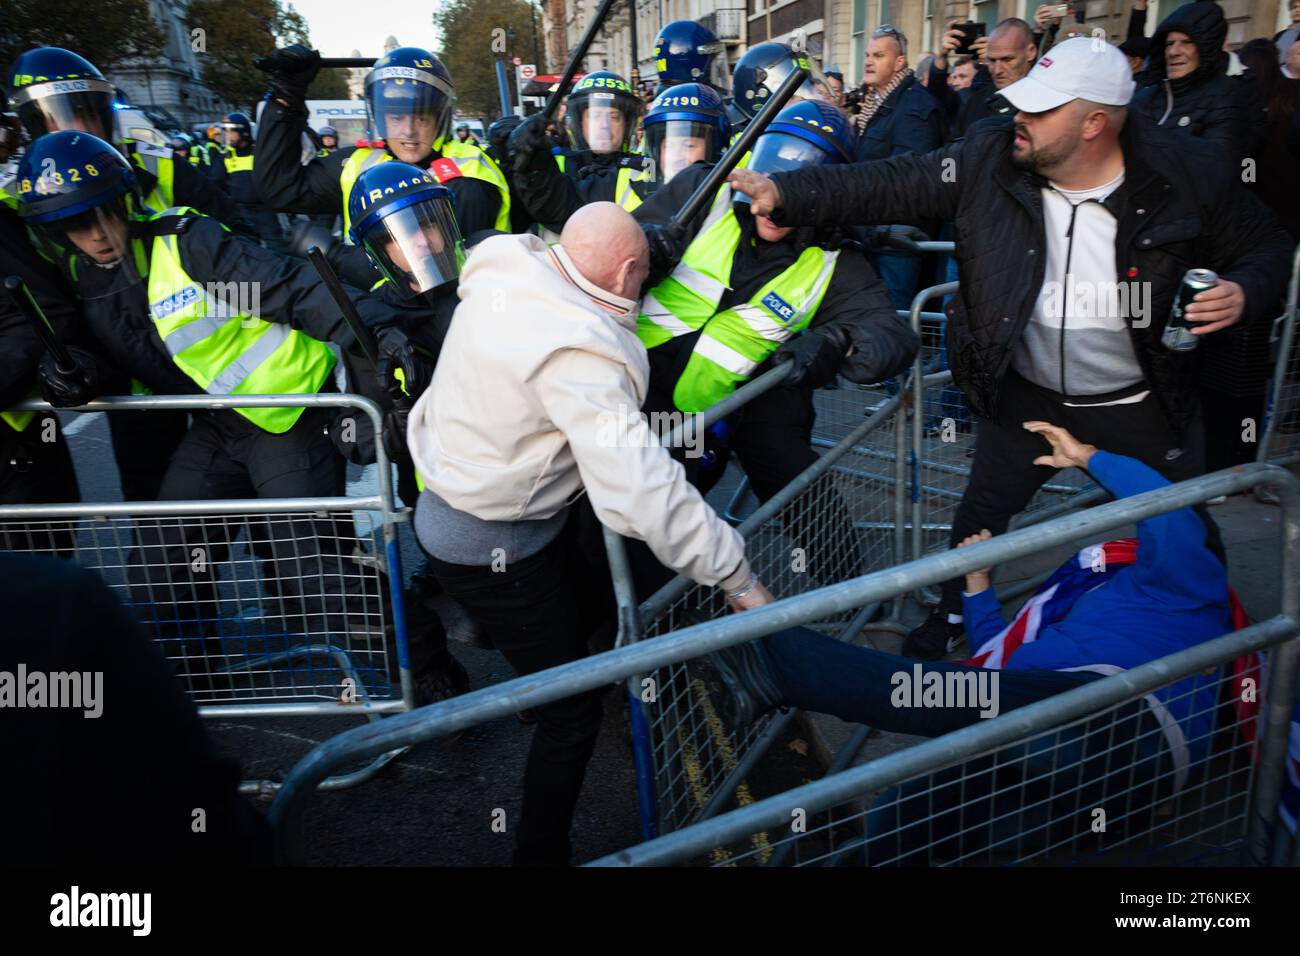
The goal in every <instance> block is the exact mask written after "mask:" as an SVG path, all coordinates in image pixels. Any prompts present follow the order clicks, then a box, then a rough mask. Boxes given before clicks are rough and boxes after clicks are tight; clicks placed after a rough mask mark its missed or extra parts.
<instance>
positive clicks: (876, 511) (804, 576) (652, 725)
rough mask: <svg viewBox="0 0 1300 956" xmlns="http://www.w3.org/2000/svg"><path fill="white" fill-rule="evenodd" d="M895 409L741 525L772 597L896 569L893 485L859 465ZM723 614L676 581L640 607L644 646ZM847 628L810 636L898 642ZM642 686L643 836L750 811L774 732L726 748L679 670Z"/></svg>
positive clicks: (759, 732) (694, 588) (715, 595)
mask: <svg viewBox="0 0 1300 956" xmlns="http://www.w3.org/2000/svg"><path fill="white" fill-rule="evenodd" d="M902 401H903V395H902V394H901V393H900V394H898V395H896V396H895V397H894V398H892V399H887V400H884V401H883V402H882V403H881V404H880V405H879V407H877V408H875V409H874V410H873V411H872V412H871V413H870V414H869V416H868V417H867V418H865V419H864V420H862V421H861V423H860V424H859V425H858V426H857V427H856V428H854V429H853V430H852V431H850V432H849V433H848V434H847V435H845V436H844V437H843V438H842V439H841V440H840V442H839V443H838V444H837V445H836V446H835V447H833V448H831V449H830V450H829V451H827V452H826V453H825V454H823V455H822V456H821V457H820V458H819V459H817V460H816V461H815V462H814V463H813V464H812V465H810V466H809V467H808V468H807V469H806V470H805V471H804V472H803V473H802V474H801V475H799V476H798V477H797V478H796V479H795V480H794V481H792V482H791V483H790V484H789V485H787V486H786V487H785V488H783V489H782V490H781V491H779V492H778V493H777V494H776V495H774V496H773V497H772V498H770V499H769V500H768V501H767V502H765V503H764V504H763V505H762V506H760V507H759V508H758V510H757V511H755V512H754V513H753V514H751V515H750V516H749V517H748V518H746V519H745V520H744V521H743V522H742V523H741V524H740V526H739V528H738V530H739V531H740V533H741V534H742V535H743V536H744V537H745V539H746V552H747V554H748V556H749V559H750V563H751V565H752V566H753V567H754V569H755V572H756V573H757V574H758V576H759V578H760V579H761V580H762V581H763V582H764V583H765V584H766V585H767V587H768V588H769V590H771V591H772V593H773V594H774V595H776V596H777V597H788V596H790V595H792V594H797V593H799V592H801V591H804V590H807V589H809V588H811V587H815V586H817V584H818V583H823V584H825V583H830V582H833V581H837V580H842V579H843V578H846V577H853V576H855V575H857V574H860V573H862V572H863V571H865V570H868V569H871V568H876V567H884V566H887V565H889V564H893V563H896V562H897V560H899V559H900V557H899V556H900V554H901V552H900V551H899V550H898V549H899V547H900V546H901V540H899V539H898V538H897V536H896V535H895V533H894V522H895V513H896V512H897V507H896V504H895V503H894V502H895V499H896V497H897V489H898V488H899V487H900V484H899V481H898V475H897V473H893V474H887V475H879V474H873V473H870V472H869V471H868V470H867V469H864V468H862V467H861V462H862V461H863V460H864V455H863V450H864V448H865V447H866V446H869V445H870V446H874V447H881V446H888V445H890V444H894V443H895V442H896V441H897V439H898V438H899V437H901V435H899V433H898V432H897V430H895V432H894V434H890V433H889V429H888V427H887V426H890V425H892V424H894V423H895V422H896V420H897V413H898V410H899V408H900V407H901V405H902ZM898 470H901V469H898ZM725 613H727V608H726V605H725V602H724V601H723V599H722V597H721V595H720V594H719V592H718V591H717V589H716V588H709V587H703V586H699V585H695V584H694V583H693V582H691V581H689V580H686V579H684V578H677V579H675V580H674V581H672V582H670V583H669V584H667V585H665V586H664V587H663V588H662V589H660V591H659V592H657V593H656V594H654V595H652V596H651V597H650V598H649V599H648V600H647V601H645V602H644V603H643V604H642V606H641V608H640V621H641V623H642V625H643V627H644V628H645V631H644V637H654V636H656V635H660V634H664V633H667V632H669V631H673V630H676V629H678V628H680V627H682V626H683V624H684V623H690V622H694V621H699V620H705V619H709V618H713V617H717V616H719V615H722V614H725ZM851 616H852V615H847V614H846V615H840V616H836V617H834V618H828V619H827V620H824V621H822V622H819V626H821V627H823V628H825V629H827V630H828V631H830V632H831V633H834V634H836V635H838V636H840V637H841V638H843V639H849V638H851V637H852V636H853V635H855V634H856V633H857V632H859V631H860V630H862V629H863V628H864V627H871V628H880V629H892V630H900V631H901V626H900V625H898V624H897V623H896V621H895V620H885V621H881V622H876V623H874V624H870V625H868V624H867V623H866V622H865V621H854V622H850V621H849V618H850V617H851ZM647 680H648V681H650V684H649V685H646V684H645V683H644V682H645V681H647ZM647 686H649V687H652V688H653V692H654V694H655V700H654V706H653V707H647V706H645V702H643V701H641V700H640V699H639V698H638V700H637V702H638V704H639V705H640V709H641V711H642V712H643V714H644V715H645V720H646V731H647V733H646V741H647V746H649V748H650V753H649V754H648V755H647V756H646V757H645V758H644V759H643V760H639V761H638V766H639V767H641V768H643V770H644V771H645V772H652V773H653V781H654V786H653V787H652V788H651V787H648V786H646V785H645V784H644V783H643V784H642V790H643V791H647V792H653V794H654V809H655V814H654V817H653V820H654V827H653V829H655V830H657V831H659V832H664V831H667V830H671V829H676V828H677V827H680V826H683V825H685V824H686V823H687V822H689V821H691V820H694V819H700V818H703V817H706V816H708V815H709V814H711V813H713V812H716V810H717V809H718V807H719V806H720V805H721V804H722V803H723V802H725V800H727V799H729V798H730V796H731V795H732V794H737V793H738V794H740V797H741V798H742V799H748V794H747V790H746V789H745V788H744V786H743V781H744V779H745V775H746V774H747V772H748V770H749V769H750V768H751V767H752V766H753V764H754V762H755V761H757V760H758V759H759V758H760V757H761V756H762V754H763V753H764V752H765V750H766V748H767V747H768V745H769V744H770V743H771V742H772V741H773V740H774V739H775V738H776V737H777V736H778V734H779V732H780V729H781V728H780V727H779V726H775V725H773V724H770V723H769V722H768V721H763V722H760V723H759V724H758V725H756V726H754V727H751V728H749V729H748V731H747V732H746V733H745V734H743V735H741V736H740V737H738V738H733V737H731V736H730V735H729V734H727V732H726V731H725V730H724V729H723V727H722V725H721V722H720V721H719V720H718V718H717V714H716V711H715V707H714V702H713V701H712V700H711V698H710V696H709V692H708V688H707V686H706V684H705V683H704V682H703V681H702V680H701V679H700V675H699V674H698V673H696V672H695V671H693V670H692V669H691V668H690V667H688V666H686V665H685V664H674V665H672V666H670V667H667V668H663V669H661V670H658V671H655V672H653V673H650V674H646V675H636V676H635V677H634V679H633V681H632V682H630V684H629V689H630V690H633V691H637V690H639V691H641V692H642V693H644V690H645V688H646V687H647ZM642 809H643V811H645V810H646V809H647V808H646V807H645V806H643V808H642ZM643 829H646V830H649V829H651V828H650V827H644V828H643Z"/></svg>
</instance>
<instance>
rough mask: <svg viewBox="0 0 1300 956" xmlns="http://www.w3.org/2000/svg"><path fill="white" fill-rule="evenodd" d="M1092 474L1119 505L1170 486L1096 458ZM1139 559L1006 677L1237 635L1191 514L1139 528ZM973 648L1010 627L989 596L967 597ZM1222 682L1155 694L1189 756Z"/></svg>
mask: <svg viewBox="0 0 1300 956" xmlns="http://www.w3.org/2000/svg"><path fill="white" fill-rule="evenodd" d="M1088 471H1089V472H1090V473H1091V475H1092V476H1093V478H1095V479H1096V480H1097V481H1098V482H1100V483H1101V484H1102V485H1104V486H1105V487H1106V489H1107V490H1108V491H1110V492H1111V493H1112V494H1113V495H1114V496H1115V497H1116V498H1127V497H1130V496H1132V495H1137V494H1141V493H1142V492H1144V491H1151V490H1152V489H1154V488H1163V487H1165V486H1166V485H1168V484H1169V482H1168V481H1167V480H1166V479H1164V478H1163V477H1161V476H1160V475H1159V474H1158V473H1156V472H1155V471H1153V470H1152V469H1151V468H1148V467H1147V466H1146V465H1144V464H1142V463H1141V462H1139V461H1137V460H1135V459H1133V458H1127V457H1125V456H1123V455H1114V454H1111V453H1110V452H1104V451H1099V452H1097V453H1096V454H1095V455H1093V456H1092V461H1091V462H1090V463H1089V465H1088ZM1137 532H1138V550H1137V561H1136V562H1134V563H1133V564H1132V565H1130V566H1129V567H1127V568H1124V569H1122V570H1119V571H1116V572H1114V573H1113V574H1112V575H1111V576H1110V579H1109V580H1107V582H1106V583H1105V584H1103V585H1102V586H1101V587H1098V588H1096V589H1095V590H1092V591H1089V592H1088V593H1087V594H1085V595H1084V596H1083V597H1081V598H1079V600H1078V601H1077V602H1076V603H1075V605H1074V607H1073V608H1072V609H1071V611H1070V613H1069V614H1068V615H1067V616H1066V617H1065V619H1064V620H1062V621H1060V622H1058V623H1056V624H1053V625H1049V626H1048V627H1045V628H1043V630H1042V631H1041V632H1040V633H1039V635H1038V639H1037V640H1035V641H1033V642H1031V643H1028V644H1025V645H1024V646H1022V647H1021V648H1020V649H1019V650H1017V651H1016V652H1015V654H1014V655H1013V656H1012V657H1011V659H1010V660H1009V661H1008V662H1007V665H1006V669H1007V670H1031V669H1045V670H1075V669H1080V668H1090V667H1096V666H1097V665H1110V666H1112V667H1116V668H1119V669H1123V670H1127V669H1128V668H1131V667H1137V666H1138V665H1139V664H1145V663H1146V662H1147V661H1152V660H1155V659H1157V658H1160V657H1165V656H1166V655H1169V654H1173V653H1175V652H1177V651H1181V650H1184V649H1185V648H1188V647H1191V646H1193V645H1195V644H1200V643H1201V642H1203V641H1208V640H1210V639H1211V638H1215V637H1220V636H1222V635H1224V634H1227V633H1228V632H1229V631H1231V630H1232V615H1231V612H1230V610H1229V608H1228V575H1227V571H1226V570H1225V569H1224V567H1223V563H1222V562H1221V561H1219V559H1218V558H1216V557H1215V556H1214V554H1213V553H1212V552H1211V551H1210V549H1209V548H1207V547H1206V545H1205V523H1204V522H1203V521H1202V520H1201V518H1200V517H1199V516H1198V515H1197V514H1196V512H1195V511H1193V510H1192V509H1191V508H1180V509H1179V510H1177V511H1173V512H1170V513H1169V514H1163V515H1157V516H1156V517H1154V518H1147V519H1146V520H1145V521H1139V522H1138V526H1137ZM963 603H964V606H965V607H964V611H965V619H964V623H965V627H966V632H967V634H968V635H969V638H970V643H971V646H972V647H979V646H980V645H982V644H983V643H984V642H985V641H987V640H990V639H991V638H993V637H996V636H997V635H998V633H999V632H1000V631H1002V629H1003V628H1005V627H1006V623H1005V622H1004V621H1003V619H1002V612H1001V608H1000V606H999V604H998V601H997V598H996V596H995V595H994V593H993V589H992V588H988V589H986V590H984V591H981V592H980V593H979V594H975V595H971V596H965V597H964V599H963ZM1217 680H1218V678H1217V676H1213V677H1208V678H1207V677H1203V676H1200V675H1198V676H1196V677H1189V678H1187V679H1185V680H1182V681H1179V682H1178V683H1177V684H1174V685H1173V686H1171V687H1167V688H1164V689H1162V690H1158V691H1156V692H1155V696H1156V697H1157V698H1158V699H1159V700H1161V701H1163V702H1164V703H1165V705H1166V706H1167V707H1168V710H1169V712H1170V714H1171V715H1172V716H1173V717H1174V718H1175V719H1176V720H1177V721H1178V722H1179V724H1180V726H1181V727H1182V730H1183V734H1184V736H1185V737H1186V739H1187V744H1188V749H1189V751H1190V758H1191V759H1192V760H1197V759H1200V758H1201V757H1204V755H1205V752H1206V750H1207V749H1208V745H1209V737H1210V732H1211V731H1212V729H1213V726H1212V719H1213V708H1214V701H1215V688H1216V687H1217Z"/></svg>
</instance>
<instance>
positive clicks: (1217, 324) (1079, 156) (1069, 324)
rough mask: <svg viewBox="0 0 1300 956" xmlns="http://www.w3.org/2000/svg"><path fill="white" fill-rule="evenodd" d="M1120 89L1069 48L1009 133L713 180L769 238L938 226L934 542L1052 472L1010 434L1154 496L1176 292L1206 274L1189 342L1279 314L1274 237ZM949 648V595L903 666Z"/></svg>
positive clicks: (953, 589)
mask: <svg viewBox="0 0 1300 956" xmlns="http://www.w3.org/2000/svg"><path fill="white" fill-rule="evenodd" d="M1133 86H1134V83H1133V76H1132V71H1131V70H1130V69H1129V65H1128V61H1127V59H1126V58H1125V57H1124V54H1123V53H1121V52H1120V51H1119V50H1118V49H1117V48H1116V47H1113V46H1111V45H1110V44H1106V43H1098V42H1096V41H1095V40H1093V39H1092V38H1089V37H1078V38H1075V39H1070V40H1066V41H1065V42H1063V43H1060V44H1057V45H1056V46H1055V47H1053V48H1052V50H1051V52H1050V53H1049V54H1048V55H1047V56H1044V57H1043V58H1042V59H1041V60H1039V61H1038V63H1037V65H1035V66H1034V68H1033V70H1031V71H1030V73H1029V75H1028V76H1027V77H1025V78H1024V79H1023V80H1020V81H1019V82H1017V83H1014V84H1012V85H1010V86H1008V87H1006V88H1005V89H1004V90H1002V96H1003V97H1005V99H1006V100H1007V101H1008V102H1009V103H1011V104H1012V105H1013V106H1014V107H1015V109H1016V110H1017V112H1016V114H1015V119H1014V124H1013V125H1012V126H1006V125H1002V124H989V123H984V124H980V125H978V126H977V127H976V128H975V129H974V130H972V132H971V134H970V135H969V136H967V137H966V139H964V140H960V141H958V142H955V143H953V144H951V145H949V146H948V147H947V148H945V149H942V150H936V151H934V152H933V153H930V154H928V155H925V156H898V157H894V158H892V159H888V160H884V161H882V162H877V163H866V164H859V165H855V166H838V167H826V168H819V169H809V170H795V171H792V172H787V173H776V174H774V175H773V176H772V177H770V178H769V177H766V176H763V175H762V174H759V173H755V172H753V171H749V170H738V171H736V172H735V173H733V174H732V176H731V183H732V186H733V187H735V188H736V189H739V190H741V191H743V192H744V193H745V194H746V195H748V196H751V197H753V202H752V209H753V211H754V214H755V215H772V217H773V219H774V220H776V221H778V222H780V223H782V224H794V223H798V224H807V225H823V224H831V223H836V222H855V221H861V220H862V219H863V218H866V217H871V218H878V217H892V216H901V215H916V214H918V213H919V214H920V215H926V216H935V217H938V218H942V219H948V220H953V221H954V222H955V223H956V229H955V237H954V238H955V240H956V259H957V262H958V266H959V268H960V272H961V290H960V292H959V293H958V295H957V297H956V298H955V299H953V302H952V305H951V307H950V308H951V310H952V311H951V319H950V320H949V322H948V331H947V346H948V356H949V360H950V362H951V365H952V371H953V378H954V381H955V382H956V384H957V385H958V386H959V387H960V388H961V389H962V391H963V392H964V393H965V396H966V399H967V402H968V403H969V405H970V407H971V409H972V410H973V411H974V412H975V413H976V415H978V416H979V417H980V419H981V421H980V423H979V428H978V431H977V437H976V443H975V457H974V461H973V463H972V465H971V477H970V482H969V484H968V485H967V487H966V490H965V493H964V495H963V497H962V501H961V504H960V505H959V506H958V509H957V514H956V516H955V517H954V519H953V526H952V535H951V541H952V543H956V542H959V541H961V540H963V539H964V538H966V537H968V536H969V535H971V534H974V533H976V532H978V531H980V529H982V528H988V529H989V530H991V531H992V532H993V533H995V534H997V533H1001V532H1003V531H1005V530H1006V528H1007V525H1008V523H1009V522H1010V520H1011V518H1012V517H1013V516H1014V515H1015V514H1016V513H1017V512H1019V511H1021V510H1022V509H1023V508H1024V507H1025V505H1026V504H1028V502H1029V499H1030V498H1031V497H1032V496H1033V494H1034V493H1035V492H1036V491H1037V490H1038V488H1039V486H1041V485H1042V484H1043V482H1045V481H1046V480H1047V479H1049V478H1050V477H1051V476H1052V475H1053V474H1054V473H1055V469H1053V468H1051V467H1045V466H1042V465H1037V464H1035V463H1034V460H1035V459H1036V458H1037V457H1039V456H1040V455H1041V454H1042V452H1043V450H1044V449H1043V448H1042V442H1041V439H1039V438H1038V437H1037V436H1034V435H1032V434H1029V433H1027V432H1025V431H1024V430H1023V429H1022V428H1021V427H1020V423H1021V422H1022V421H1024V420H1025V419H1026V418H1035V419H1040V420H1045V421H1054V422H1057V423H1058V424H1060V425H1062V427H1065V428H1068V429H1069V431H1070V432H1072V433H1073V434H1075V435H1077V436H1079V437H1080V438H1081V439H1082V440H1083V441H1086V442H1088V443H1091V444H1099V445H1106V446H1107V447H1109V448H1112V449H1114V450H1116V451H1117V452H1118V453H1120V454H1124V455H1129V456H1131V457H1133V458H1136V459H1138V460H1139V461H1141V462H1143V463H1145V464H1147V465H1149V466H1150V467H1152V468H1154V469H1155V470H1156V471H1158V472H1160V473H1161V474H1162V475H1164V476H1165V477H1166V478H1168V479H1169V480H1171V481H1181V480H1183V479H1186V478H1190V477H1193V476H1195V475H1197V474H1199V473H1200V472H1201V471H1202V470H1203V468H1204V447H1203V446H1204V435H1203V430H1202V427H1201V423H1200V419H1201V410H1200V403H1199V400H1198V396H1197V389H1196V374H1197V359H1198V355H1197V353H1196V352H1180V351H1172V350H1170V349H1168V348H1166V347H1165V346H1164V345H1163V344H1162V343H1161V333H1162V332H1163V329H1164V325H1165V321H1166V318H1167V317H1168V315H1169V313H1170V308H1171V306H1172V303H1173V300H1174V296H1175V295H1176V294H1177V293H1178V290H1179V287H1180V285H1181V283H1182V279H1183V276H1184V274H1185V273H1186V272H1187V270H1189V269H1192V268H1201V269H1211V270H1213V271H1214V272H1216V273H1217V274H1218V283H1217V285H1215V286H1214V287H1213V288H1210V289H1207V290H1205V291H1203V292H1200V293H1198V294H1197V295H1196V296H1195V298H1194V299H1193V301H1192V302H1191V304H1190V305H1189V306H1188V307H1187V312H1186V315H1187V318H1188V319H1189V320H1190V322H1191V323H1192V324H1193V326H1194V331H1193V334H1195V335H1197V336H1198V337H1199V336H1203V335H1215V336H1219V335H1231V334H1234V333H1230V332H1226V331H1224V330H1227V329H1229V328H1230V327H1232V326H1240V325H1246V326H1248V325H1250V324H1252V323H1256V322H1267V321H1268V320H1269V319H1270V318H1271V317H1272V316H1273V315H1275V314H1276V312H1275V311H1274V310H1275V309H1276V308H1277V306H1278V305H1279V304H1280V301H1281V294H1282V290H1283V286H1284V284H1285V281H1286V276H1287V273H1288V258H1289V252H1290V246H1291V243H1290V239H1289V237H1288V236H1287V234H1286V233H1285V232H1284V231H1283V230H1282V229H1281V228H1280V227H1279V226H1278V224H1277V222H1276V220H1275V219H1274V218H1273V216H1272V214H1271V213H1270V212H1268V210H1267V209H1265V208H1264V206H1263V205H1262V204H1260V203H1259V201H1258V200H1257V199H1255V198H1254V197H1253V196H1250V195H1248V194H1247V193H1246V192H1245V190H1244V189H1243V187H1242V184H1241V182H1240V180H1239V179H1238V178H1237V177H1236V176H1234V175H1232V174H1231V172H1230V171H1229V170H1228V169H1226V168H1225V164H1223V163H1222V162H1221V161H1219V160H1218V159H1217V155H1218V154H1217V152H1216V151H1215V149H1214V148H1213V147H1212V146H1207V145H1205V144H1203V143H1201V142H1199V141H1197V140H1195V139H1193V138H1191V137H1186V136H1182V135H1181V134H1180V133H1179V132H1178V131H1176V130H1165V129H1160V128H1158V127H1156V126H1154V124H1151V123H1149V122H1146V121H1144V120H1143V119H1142V117H1140V116H1136V115H1132V114H1130V113H1129V111H1128V110H1127V109H1126V104H1127V103H1128V102H1129V101H1130V100H1131V99H1132V96H1133ZM1207 528H1208V531H1209V533H1210V535H1211V540H1210V542H1209V543H1210V545H1211V546H1212V547H1213V546H1214V545H1215V544H1216V543H1217V535H1216V533H1215V529H1214V526H1213V524H1212V523H1211V522H1209V521H1208V520H1207ZM962 638H963V628H962V623H961V584H960V582H958V581H952V582H947V583H946V584H945V586H944V589H943V600H942V602H941V604H940V606H939V607H938V608H937V609H936V610H935V611H934V612H933V613H932V614H931V616H930V618H929V619H928V620H927V621H926V623H925V624H923V625H921V627H919V628H918V629H917V630H915V631H913V633H912V634H911V635H910V637H909V639H908V641H907V642H906V643H905V644H904V647H903V652H904V653H905V654H907V655H909V656H913V657H921V658H925V659H934V658H937V657H940V656H942V655H943V654H944V653H945V652H946V651H950V650H953V649H955V648H956V646H957V645H958V644H959V643H960V642H961V640H962Z"/></svg>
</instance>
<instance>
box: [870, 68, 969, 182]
mask: <svg viewBox="0 0 1300 956" xmlns="http://www.w3.org/2000/svg"><path fill="white" fill-rule="evenodd" d="M945 130H946V123H945V120H944V114H943V108H942V107H941V106H940V105H939V103H938V101H937V100H936V99H935V98H934V97H933V96H931V95H930V93H929V91H928V90H926V88H925V87H924V86H922V85H921V83H920V81H919V80H917V78H916V77H915V76H909V77H908V78H907V79H905V80H904V81H903V82H902V83H900V84H898V87H897V88H896V89H895V90H894V92H892V93H890V94H889V97H888V98H887V99H886V100H885V102H883V103H881V104H880V109H879V110H877V111H876V115H875V116H873V117H872V118H871V122H870V123H868V124H867V129H866V132H864V133H863V134H862V136H861V137H860V138H859V139H858V149H857V153H856V154H855V156H854V161H855V162H859V163H862V162H867V161H868V160H872V159H888V158H889V157H890V156H897V155H899V154H900V153H928V152H930V151H931V150H933V149H938V148H939V147H940V146H942V145H943V138H944V133H945Z"/></svg>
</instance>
